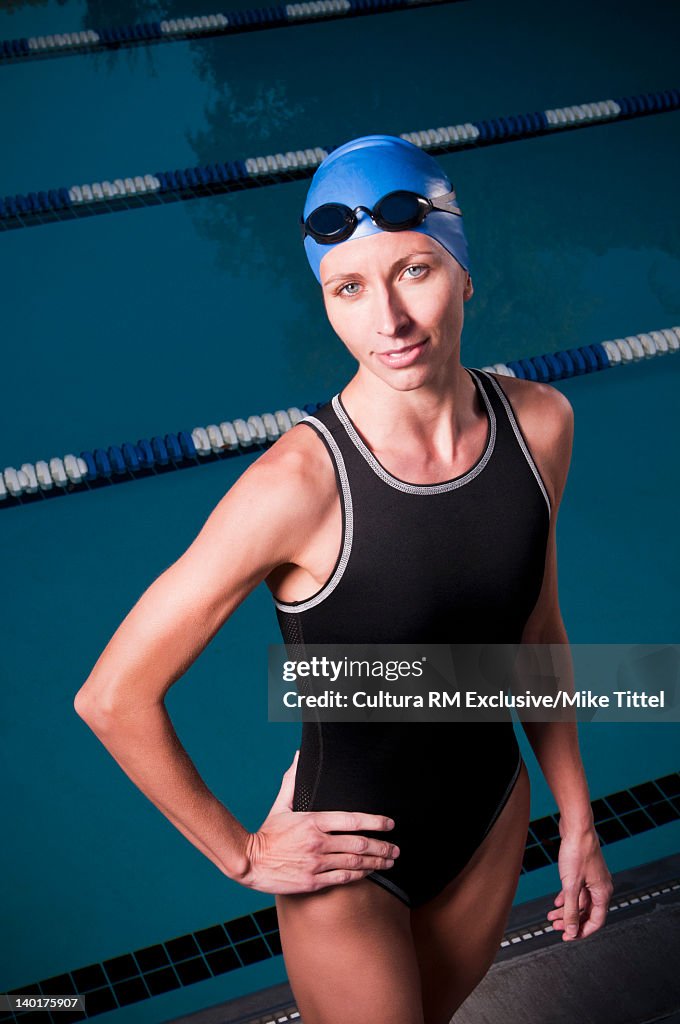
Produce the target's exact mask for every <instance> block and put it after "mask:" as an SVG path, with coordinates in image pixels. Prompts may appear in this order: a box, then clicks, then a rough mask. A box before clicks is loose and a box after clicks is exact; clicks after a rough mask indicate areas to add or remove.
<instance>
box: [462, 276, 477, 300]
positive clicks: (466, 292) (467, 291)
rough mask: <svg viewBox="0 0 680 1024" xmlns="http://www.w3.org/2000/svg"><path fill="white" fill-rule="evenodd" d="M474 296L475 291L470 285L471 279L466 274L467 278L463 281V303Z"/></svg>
mask: <svg viewBox="0 0 680 1024" xmlns="http://www.w3.org/2000/svg"><path fill="white" fill-rule="evenodd" d="M474 294H475V289H474V287H473V285H472V278H471V277H470V275H469V274H468V276H467V277H466V279H465V287H464V289H463V299H464V300H465V302H467V300H468V299H471V298H472V296H473V295H474Z"/></svg>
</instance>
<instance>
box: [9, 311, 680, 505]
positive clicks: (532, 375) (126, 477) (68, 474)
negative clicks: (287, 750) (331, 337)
mask: <svg viewBox="0 0 680 1024" xmlns="http://www.w3.org/2000/svg"><path fill="white" fill-rule="evenodd" d="M678 349H680V327H671V328H665V329H663V330H660V331H650V332H649V333H645V334H634V335H629V336H627V337H625V338H616V339H614V340H613V341H603V342H601V343H597V344H593V345H583V346H581V347H580V348H570V349H563V350H560V351H557V352H549V353H545V354H543V355H538V356H532V357H531V358H528V359H517V360H510V361H509V362H507V363H493V364H492V365H490V366H484V367H482V369H483V370H489V371H491V372H494V373H498V374H499V375H503V376H506V377H522V378H524V379H526V380H533V381H541V382H543V383H549V382H550V381H556V380H564V379H565V378H568V377H576V376H579V375H581V374H584V373H594V372H596V371H598V370H605V369H610V368H613V367H617V366H623V365H625V364H627V363H633V362H638V361H639V360H641V359H649V358H651V357H653V356H659V355H667V354H670V353H673V352H677V351H678ZM324 404H325V403H324V402H316V403H314V402H311V403H309V404H307V405H305V406H303V408H302V409H300V408H298V407H297V406H293V407H291V408H289V409H278V410H277V411H276V412H274V413H271V412H264V413H261V414H259V415H252V416H248V417H247V419H241V418H237V419H235V420H224V421H223V422H222V423H219V424H217V423H209V424H208V425H207V426H198V427H194V428H193V430H190V431H187V430H180V431H178V432H177V433H168V434H165V435H164V436H162V437H161V436H160V435H159V436H157V437H152V438H151V439H150V440H149V439H147V438H142V439H141V440H139V441H137V443H136V444H132V443H131V442H130V441H124V442H123V443H122V444H120V445H111V446H110V447H108V448H95V449H94V451H90V450H85V451H82V452H81V453H80V455H75V454H73V453H72V452H69V453H68V454H67V455H63V456H54V457H52V458H50V459H41V460H39V461H38V462H35V463H32V462H24V463H22V464H21V466H19V468H18V469H17V468H16V467H14V466H7V467H6V468H5V469H4V470H3V471H2V473H0V508H9V507H12V506H16V505H20V504H26V503H28V502H32V501H35V500H40V499H41V498H49V497H57V496H61V495H65V494H72V493H75V492H77V491H82V490H92V489H95V488H98V487H102V486H107V485H110V484H116V483H124V482H126V481H130V480H135V479H141V478H142V477H146V476H151V475H157V474H159V473H164V472H168V471H171V470H177V469H187V468H189V467H191V466H197V465H200V464H201V462H207V461H214V460H215V459H219V458H224V457H230V456H233V455H241V454H247V453H248V452H252V451H257V450H262V449H264V448H266V447H268V446H269V445H271V444H273V443H274V442H275V441H276V440H277V439H278V438H279V437H280V436H281V435H282V434H283V433H285V432H286V431H287V430H290V429H291V427H293V426H295V424H296V423H299V421H300V420H301V419H302V418H303V417H304V416H306V415H308V414H313V413H315V412H316V411H317V410H318V409H319V408H321V406H322V405H324Z"/></svg>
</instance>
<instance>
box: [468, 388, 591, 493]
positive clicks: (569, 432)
mask: <svg viewBox="0 0 680 1024" xmlns="http://www.w3.org/2000/svg"><path fill="white" fill-rule="evenodd" d="M487 372H488V373H489V375H490V376H491V377H493V378H494V379H495V380H496V381H497V382H498V384H499V385H500V387H501V389H502V390H503V392H504V393H505V396H506V398H507V399H508V401H509V403H510V405H511V406H512V410H513V412H514V414H515V418H516V420H517V422H518V424H519V427H520V429H521V431H522V433H523V434H524V437H525V438H526V442H527V444H528V445H529V448H530V450H531V453H532V455H533V457H534V461H535V462H536V463H537V464H538V467H539V469H540V471H541V475H542V476H543V477H544V479H545V478H547V479H548V480H549V481H550V488H549V489H550V491H551V497H552V498H553V503H555V502H556V500H559V497H560V495H561V493H562V490H563V488H564V485H565V482H566V477H567V473H568V470H569V463H570V461H571V452H572V445H573V439H574V409H573V406H572V404H571V402H570V401H569V399H568V398H567V396H566V395H565V394H563V393H562V392H561V391H560V390H559V388H556V387H553V385H552V384H545V383H543V382H542V381H532V380H524V379H522V378H521V377H507V376H505V375H504V374H500V373H492V372H491V371H487Z"/></svg>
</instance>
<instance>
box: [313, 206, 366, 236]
mask: <svg viewBox="0 0 680 1024" xmlns="http://www.w3.org/2000/svg"><path fill="white" fill-rule="evenodd" d="M354 220H355V218H354V215H353V213H352V211H351V210H350V209H349V207H347V206H342V205H341V204H339V203H325V204H324V205H323V206H319V207H318V208H317V209H316V210H314V211H313V212H312V213H310V215H309V217H308V218H307V230H308V231H309V232H310V234H311V235H312V237H314V236H318V237H319V238H324V239H326V238H327V239H329V240H330V239H333V240H335V239H337V240H338V241H339V240H340V237H341V236H342V235H344V234H346V233H349V232H350V228H351V226H352V225H353V221H354Z"/></svg>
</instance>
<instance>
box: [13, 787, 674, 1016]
mask: <svg viewBox="0 0 680 1024" xmlns="http://www.w3.org/2000/svg"><path fill="white" fill-rule="evenodd" d="M592 808H593V815H594V818H595V827H596V830H597V833H598V835H599V837H600V842H601V844H602V845H603V846H607V845H609V844H610V843H614V842H618V841H619V840H621V839H627V838H630V837H631V836H634V835H638V834H639V833H640V832H644V831H647V830H650V829H654V828H659V827H661V826H662V825H665V824H667V823H669V822H671V821H677V820H678V819H679V818H680V772H673V773H671V774H670V775H665V776H662V777H661V778H658V779H652V780H649V781H648V782H643V783H641V784H639V785H636V786H632V787H630V789H623V790H619V791H618V792H616V793H611V794H609V795H608V796H605V797H600V798H599V799H597V800H594V801H593V802H592ZM558 847H559V815H554V814H551V815H547V816H545V817H543V818H537V819H535V820H534V821H532V822H531V823H530V827H529V835H528V839H527V847H526V851H525V854H524V862H523V866H522V874H526V873H528V872H530V871H536V870H537V869H538V868H542V867H546V866H548V865H550V864H554V863H556V860H557V850H558ZM522 906H524V904H523V905H522ZM513 909H516V908H513ZM511 922H512V917H511ZM512 928H513V925H512V924H511V928H510V930H509V932H508V936H509V939H508V941H510V942H511V944H517V943H515V941H514V940H515V936H514V933H513V932H512ZM504 941H506V940H504ZM280 953H281V940H280V936H279V931H278V923H277V916H276V907H275V906H274V905H271V906H268V907H264V908H263V909H261V910H258V911H255V912H254V913H252V914H246V915H244V916H243V917H238V918H234V919H233V920H231V921H225V922H224V923H220V924H215V925H212V926H210V927H208V928H203V929H201V930H199V931H196V932H189V933H188V934H186V935H179V936H176V937H175V938H172V939H169V940H166V941H164V942H159V943H157V944H156V945H152V946H147V947H146V948H144V949H137V950H133V951H132V952H128V953H123V954H122V955H120V956H116V957H112V958H111V959H109V960H105V961H103V962H102V963H95V964H89V965H88V966H86V967H80V968H75V969H73V970H71V971H70V972H67V973H64V974H61V975H58V976H56V977H52V978H46V979H43V980H42V981H37V982H34V983H32V984H27V985H21V986H19V987H17V988H14V989H12V990H11V993H25V994H32V995H49V994H58V995H68V994H74V995H76V994H78V995H82V996H83V997H84V998H85V1006H86V1011H85V1012H73V1013H70V1012H67V1011H60V1012H58V1013H55V1014H54V1015H52V1014H51V1013H49V1012H48V1011H40V1012H35V1011H27V1012H24V1013H17V1014H14V1013H11V1012H9V1013H7V1012H5V1013H0V1022H3V1024H4V1022H14V1021H21V1022H22V1024H33V1022H34V1021H35V1024H48V1022H49V1024H70V1022H71V1021H81V1020H87V1019H89V1018H90V1017H95V1016H97V1015H99V1014H100V1013H106V1012H108V1011H110V1010H116V1009H118V1008H120V1007H124V1006H128V1005H130V1004H132V1003H136V1002H140V1001H142V1000H145V999H151V998H153V996H157V995H162V994H164V993H165V992H170V991H172V990H174V989H179V988H182V987H185V986H187V985H193V984H195V983H197V982H200V981H205V980H207V979H209V978H213V977H217V976H218V975H220V974H225V973H227V972H229V971H233V970H238V969H240V968H242V967H247V966H248V965H249V964H254V963H258V962H260V961H263V960H268V959H270V958H271V957H274V956H278V955H279V954H280Z"/></svg>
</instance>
